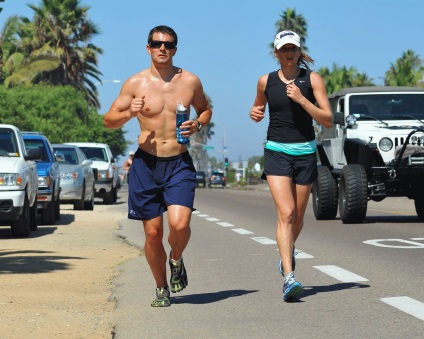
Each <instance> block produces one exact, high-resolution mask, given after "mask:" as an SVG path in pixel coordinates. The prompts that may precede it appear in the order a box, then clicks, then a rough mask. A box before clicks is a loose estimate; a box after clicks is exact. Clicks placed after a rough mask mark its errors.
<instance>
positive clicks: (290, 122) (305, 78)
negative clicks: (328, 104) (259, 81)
mask: <svg viewBox="0 0 424 339" xmlns="http://www.w3.org/2000/svg"><path fill="white" fill-rule="evenodd" d="M294 82H295V84H296V86H297V87H299V89H300V91H301V92H302V94H303V96H304V97H305V98H307V99H308V100H309V101H310V102H312V103H313V104H315V102H316V100H315V97H314V93H313V91H312V85H311V71H310V70H308V69H304V68H301V69H300V73H299V75H298V77H297V78H296V79H295V81H294ZM265 96H266V98H267V101H268V107H269V109H268V110H269V126H268V133H267V139H268V140H272V141H275V142H282V143H297V142H307V141H312V140H314V139H315V132H314V128H313V126H312V117H311V116H310V115H309V114H308V112H306V111H305V110H304V109H303V108H302V106H301V105H299V104H298V103H296V102H294V101H293V100H291V99H289V98H288V97H287V93H286V84H285V83H284V82H283V81H282V80H281V79H280V77H279V76H278V71H275V72H271V73H269V75H268V81H267V83H266V87H265Z"/></svg>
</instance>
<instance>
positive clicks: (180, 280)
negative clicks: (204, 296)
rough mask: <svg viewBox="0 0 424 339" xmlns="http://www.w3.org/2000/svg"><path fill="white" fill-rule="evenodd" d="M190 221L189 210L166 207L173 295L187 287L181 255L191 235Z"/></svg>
mask: <svg viewBox="0 0 424 339" xmlns="http://www.w3.org/2000/svg"><path fill="white" fill-rule="evenodd" d="M190 219H191V209H190V208H188V207H184V206H179V205H172V206H168V223H169V236H168V242H169V244H170V245H171V254H170V255H169V256H170V258H169V266H170V269H171V279H170V287H171V291H172V292H174V293H176V292H180V291H182V290H183V289H184V288H185V287H186V286H187V285H188V278H187V272H186V269H185V267H184V261H183V258H182V255H183V251H184V249H185V248H186V246H187V244H188V241H189V239H190V235H191V229H190Z"/></svg>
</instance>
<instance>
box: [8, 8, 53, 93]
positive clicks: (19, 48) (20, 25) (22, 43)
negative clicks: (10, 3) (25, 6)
mask: <svg viewBox="0 0 424 339" xmlns="http://www.w3.org/2000/svg"><path fill="white" fill-rule="evenodd" d="M0 44H1V47H2V52H3V57H2V61H3V62H4V65H3V66H4V68H3V71H4V76H5V78H6V80H5V86H6V87H9V86H16V85H19V84H22V83H23V84H26V85H30V84H31V83H33V82H34V81H35V79H36V78H37V77H38V76H39V74H41V73H42V72H48V71H51V70H53V69H55V68H57V67H58V66H59V64H60V60H59V58H58V57H56V56H54V55H52V54H50V53H49V51H48V50H47V48H46V47H47V46H43V47H42V48H40V49H37V47H36V46H37V42H36V41H35V40H34V29H33V25H32V23H31V22H30V21H29V20H28V19H26V18H23V17H18V16H12V17H10V18H8V19H7V20H6V22H5V24H4V27H3V30H2V31H1V33H0Z"/></svg>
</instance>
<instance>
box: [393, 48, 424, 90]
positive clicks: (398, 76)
mask: <svg viewBox="0 0 424 339" xmlns="http://www.w3.org/2000/svg"><path fill="white" fill-rule="evenodd" d="M423 75H424V67H423V66H422V60H421V59H420V58H419V56H418V55H417V54H415V52H414V51H412V50H410V49H408V50H407V51H406V52H404V53H402V56H401V57H400V58H399V59H397V60H396V62H395V63H394V64H393V63H392V64H391V66H390V69H389V70H388V71H387V72H386V78H385V85H387V86H418V85H419V84H420V82H421V84H422V79H423Z"/></svg>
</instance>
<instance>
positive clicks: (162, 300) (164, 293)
mask: <svg viewBox="0 0 424 339" xmlns="http://www.w3.org/2000/svg"><path fill="white" fill-rule="evenodd" d="M170 295H171V294H170V293H169V289H168V286H167V287H159V288H157V289H156V299H155V300H153V302H152V303H151V305H150V306H152V307H167V306H171V300H170Z"/></svg>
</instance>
